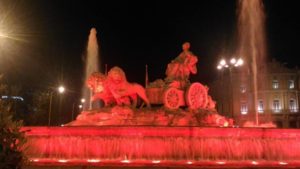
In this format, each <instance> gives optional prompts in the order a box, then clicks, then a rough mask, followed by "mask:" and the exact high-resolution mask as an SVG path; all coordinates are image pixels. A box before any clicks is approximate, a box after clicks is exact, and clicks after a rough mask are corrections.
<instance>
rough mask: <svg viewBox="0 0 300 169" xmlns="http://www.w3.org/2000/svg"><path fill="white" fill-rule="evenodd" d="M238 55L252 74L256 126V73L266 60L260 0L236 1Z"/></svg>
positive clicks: (262, 9) (263, 19) (262, 13)
mask: <svg viewBox="0 0 300 169" xmlns="http://www.w3.org/2000/svg"><path fill="white" fill-rule="evenodd" d="M238 37H239V51H238V54H239V55H240V56H243V57H244V60H245V62H246V65H247V67H248V68H249V69H250V72H251V73H250V74H252V75H253V76H252V78H253V79H252V84H253V86H252V90H253V107H252V111H253V112H255V121H256V125H258V123H259V122H258V112H257V98H258V96H257V72H258V70H259V69H260V70H261V69H262V65H263V64H264V63H265V59H266V35H265V13H264V7H263V3H262V1H261V0H239V1H238Z"/></svg>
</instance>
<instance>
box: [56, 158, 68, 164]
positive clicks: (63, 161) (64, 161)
mask: <svg viewBox="0 0 300 169" xmlns="http://www.w3.org/2000/svg"><path fill="white" fill-rule="evenodd" d="M58 162H60V163H66V162H68V160H65V159H59V160H58Z"/></svg>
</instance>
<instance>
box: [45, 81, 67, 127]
mask: <svg viewBox="0 0 300 169" xmlns="http://www.w3.org/2000/svg"><path fill="white" fill-rule="evenodd" d="M57 91H58V93H60V94H62V93H64V92H65V87H64V86H59V87H58V88H57ZM54 92H55V90H52V91H51V92H50V99H49V111H48V126H50V124H51V111H52V98H53V93H54Z"/></svg>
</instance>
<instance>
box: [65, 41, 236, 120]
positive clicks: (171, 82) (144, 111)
mask: <svg viewBox="0 0 300 169" xmlns="http://www.w3.org/2000/svg"><path fill="white" fill-rule="evenodd" d="M95 46H96V45H95ZM189 49H190V43H189V42H185V43H184V44H183V45H182V50H183V51H182V52H181V53H180V54H179V55H178V56H177V57H176V58H175V59H174V60H172V61H171V62H170V63H169V64H168V65H167V66H166V77H165V78H164V80H163V79H157V80H155V81H154V82H152V83H150V84H147V85H146V87H143V86H142V85H139V84H137V83H130V82H128V81H127V79H126V73H125V72H124V71H123V70H122V69H121V68H120V67H118V66H115V67H112V68H111V69H110V70H109V71H108V73H107V75H105V74H103V73H101V72H93V73H91V74H90V76H89V77H88V78H87V80H86V84H87V86H88V87H89V88H90V89H91V91H92V97H91V99H90V100H91V101H92V102H93V101H97V100H101V101H102V102H103V103H104V104H103V105H104V106H103V107H102V108H97V109H93V108H92V109H90V110H86V111H83V112H81V114H79V115H78V117H77V119H76V120H75V121H73V122H70V123H69V124H66V126H105V125H106V126H107V125H110V126H111V125H117V126H120V125H150V126H232V125H233V121H232V120H231V119H227V118H225V117H223V116H220V115H219V114H218V113H217V111H216V109H215V101H213V100H212V98H211V96H209V95H208V87H207V86H205V85H203V84H201V83H200V82H193V83H191V82H190V80H189V76H190V74H196V73H197V66H196V64H197V61H198V58H197V56H196V55H194V54H193V53H192V52H191V51H190V50H189ZM138 100H141V101H140V102H138ZM138 103H140V104H138Z"/></svg>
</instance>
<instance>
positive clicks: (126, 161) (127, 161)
mask: <svg viewBox="0 0 300 169" xmlns="http://www.w3.org/2000/svg"><path fill="white" fill-rule="evenodd" d="M121 163H130V161H129V160H122V161H121Z"/></svg>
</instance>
